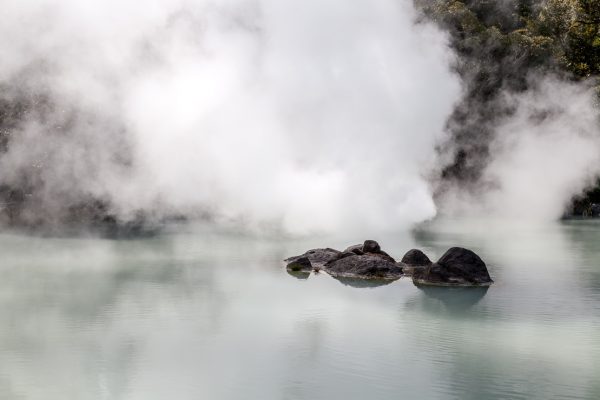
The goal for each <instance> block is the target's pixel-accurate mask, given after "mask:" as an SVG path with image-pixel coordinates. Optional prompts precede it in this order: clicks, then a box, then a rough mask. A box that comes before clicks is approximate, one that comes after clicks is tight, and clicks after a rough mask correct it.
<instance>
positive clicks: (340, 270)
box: [324, 254, 402, 280]
mask: <svg viewBox="0 0 600 400" xmlns="http://www.w3.org/2000/svg"><path fill="white" fill-rule="evenodd" d="M324 270H325V271H327V273H328V274H329V275H331V276H333V277H335V278H356V279H381V280H395V279H398V278H400V277H401V276H402V267H401V266H399V265H397V264H396V263H394V262H391V261H389V260H387V259H386V258H385V257H383V256H381V255H380V254H364V255H356V254H355V255H351V256H348V257H344V258H341V259H338V260H335V261H332V262H329V263H327V264H325V266H324Z"/></svg>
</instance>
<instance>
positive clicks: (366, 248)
mask: <svg viewBox="0 0 600 400" xmlns="http://www.w3.org/2000/svg"><path fill="white" fill-rule="evenodd" d="M362 251H363V253H379V252H380V251H381V247H380V246H379V243H377V242H376V241H374V240H365V243H363V246H362Z"/></svg>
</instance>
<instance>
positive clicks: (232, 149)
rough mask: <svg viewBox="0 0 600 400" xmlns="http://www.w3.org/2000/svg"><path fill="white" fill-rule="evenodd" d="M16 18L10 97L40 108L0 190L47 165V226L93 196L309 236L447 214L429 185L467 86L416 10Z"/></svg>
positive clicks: (52, 4)
mask: <svg viewBox="0 0 600 400" xmlns="http://www.w3.org/2000/svg"><path fill="white" fill-rule="evenodd" d="M1 18H2V20H1V21H0V25H2V28H0V29H2V31H3V34H2V35H0V37H1V39H0V46H2V48H3V49H6V54H8V55H9V56H8V57H3V58H2V61H0V81H2V84H3V85H4V86H5V87H6V88H7V90H5V91H4V93H3V96H4V97H9V96H14V98H15V99H17V98H18V97H19V96H22V97H23V96H24V97H27V96H29V98H33V99H34V100H33V101H30V102H33V103H34V106H33V107H31V108H32V109H33V110H34V111H33V112H29V113H28V114H27V117H26V118H25V120H24V121H22V122H20V123H19V126H18V128H17V129H16V131H15V132H14V133H13V135H12V138H11V140H12V142H11V146H10V149H9V152H8V154H6V155H5V156H3V157H2V159H1V161H0V164H1V165H0V168H1V172H0V181H2V183H13V182H16V181H18V179H20V178H21V177H22V175H23V174H29V175H31V169H32V165H35V166H36V168H37V169H35V174H34V175H35V177H36V178H35V184H34V185H37V189H38V190H37V191H38V193H39V194H38V197H39V199H38V202H37V203H36V207H37V208H36V209H33V210H30V212H32V213H34V214H35V213H38V212H41V210H42V209H43V210H44V211H43V212H44V213H45V214H51V213H48V210H61V209H62V208H64V207H65V204H68V203H75V202H77V201H80V200H81V199H86V198H88V197H90V198H91V197H93V198H101V199H104V200H106V201H107V202H109V203H110V204H111V207H112V208H114V210H112V211H114V212H116V213H117V215H118V216H119V217H120V218H122V219H124V220H127V219H128V218H132V216H133V215H134V214H135V212H136V211H138V210H140V209H141V210H145V211H147V212H150V213H153V214H154V215H155V216H157V217H160V216H162V215H168V214H184V215H196V216H202V215H204V216H206V215H210V217H211V218H213V219H215V220H216V221H217V222H219V223H235V224H239V223H241V224H242V225H244V226H245V227H247V228H250V229H260V228H265V227H268V228H277V229H279V228H283V230H285V231H288V232H293V233H306V232H311V231H331V230H339V229H363V230H371V229H373V230H374V229H397V228H404V227H408V226H410V224H412V223H415V222H419V221H422V220H424V219H428V218H431V217H433V216H434V215H435V213H436V211H435V206H434V203H433V200H432V196H431V187H430V185H429V184H428V182H427V180H426V179H425V175H426V174H427V172H428V171H429V170H431V168H432V167H433V163H434V162H435V158H436V153H435V144H436V142H437V141H439V140H440V138H441V137H442V135H443V127H444V122H445V120H446V118H447V115H448V114H449V113H450V111H451V109H452V107H453V103H454V101H455V100H456V99H457V96H458V94H459V82H458V81H457V78H456V77H455V76H454V75H453V74H452V73H451V72H450V67H449V65H450V58H451V57H452V55H451V54H450V52H449V50H448V49H447V47H446V39H445V37H444V35H443V34H442V33H441V32H439V31H438V30H436V29H435V28H434V27H432V26H430V25H427V24H418V25H415V23H414V19H415V11H414V9H413V7H412V4H411V3H410V2H408V1H406V2H398V1H392V0H377V1H369V2H366V1H365V2H362V1H360V2H354V3H352V4H348V3H347V2H344V1H341V0H328V1H325V2H323V1H316V0H309V1H303V2H292V1H274V0H273V1H270V0H257V1H250V0H228V1H218V2H215V1H205V0H194V1H168V0H156V1H152V2H148V3H144V5H143V7H142V6H140V4H139V2H135V1H132V0H126V1H106V2H81V1H60V2H59V1H26V2H19V4H14V5H7V6H6V7H5V10H4V12H3V14H2V17H1ZM9 33H10V34H9ZM40 99H42V100H40ZM57 212H58V211H57Z"/></svg>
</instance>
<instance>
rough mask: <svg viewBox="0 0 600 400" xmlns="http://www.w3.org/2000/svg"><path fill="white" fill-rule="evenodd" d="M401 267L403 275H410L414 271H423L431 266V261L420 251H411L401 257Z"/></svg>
mask: <svg viewBox="0 0 600 400" xmlns="http://www.w3.org/2000/svg"><path fill="white" fill-rule="evenodd" d="M401 265H402V270H403V271H404V274H405V275H412V274H414V272H415V271H416V270H424V269H425V267H427V266H428V265H431V260H430V259H429V257H427V255H425V253H423V252H422V251H421V250H418V249H412V250H409V251H408V252H407V253H406V254H405V255H404V257H402V261H401Z"/></svg>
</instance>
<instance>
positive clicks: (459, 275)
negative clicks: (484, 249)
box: [412, 247, 493, 286]
mask: <svg viewBox="0 0 600 400" xmlns="http://www.w3.org/2000/svg"><path fill="white" fill-rule="evenodd" d="M412 276H413V282H414V283H415V284H416V285H433V286H489V285H491V284H492V283H493V281H492V279H491V278H490V274H489V273H488V270H487V266H486V265H485V263H484V262H483V260H482V259H481V258H479V256H478V255H477V254H475V253H474V252H472V251H471V250H468V249H463V248H461V247H453V248H451V249H449V250H448V251H447V252H446V253H444V255H443V256H442V257H441V258H440V259H439V260H438V262H436V263H433V264H431V265H428V266H427V267H425V268H423V269H415V270H414V271H413V275H412Z"/></svg>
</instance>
